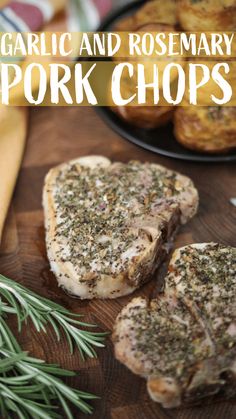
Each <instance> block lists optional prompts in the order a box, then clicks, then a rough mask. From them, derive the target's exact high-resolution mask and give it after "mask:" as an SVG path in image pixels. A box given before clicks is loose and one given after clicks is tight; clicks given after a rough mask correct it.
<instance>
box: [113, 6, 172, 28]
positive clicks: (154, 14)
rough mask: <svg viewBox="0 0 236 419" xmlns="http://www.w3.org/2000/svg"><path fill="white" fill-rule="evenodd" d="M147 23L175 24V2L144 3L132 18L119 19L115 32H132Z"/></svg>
mask: <svg viewBox="0 0 236 419" xmlns="http://www.w3.org/2000/svg"><path fill="white" fill-rule="evenodd" d="M149 23H164V24H167V25H173V26H174V25H176V24H177V6H176V0H165V1H164V2H163V0H152V1H148V2H147V3H145V4H144V5H143V6H142V7H140V9H139V10H138V11H137V12H136V13H135V14H133V15H132V16H128V17H124V18H123V19H120V21H119V23H117V24H116V27H115V30H116V31H125V32H132V31H136V30H137V28H139V27H140V26H143V25H146V24H149Z"/></svg>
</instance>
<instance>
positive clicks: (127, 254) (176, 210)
mask: <svg viewBox="0 0 236 419" xmlns="http://www.w3.org/2000/svg"><path fill="white" fill-rule="evenodd" d="M43 206H44V214H45V227H46V243H47V253H48V258H49V261H50V265H51V269H52V271H53V272H54V274H55V276H56V278H57V280H58V283H59V285H60V286H62V287H63V288H64V289H65V290H66V291H67V292H68V293H70V294H73V295H76V296H79V297H81V298H115V297H120V296H122V295H126V294H129V293H131V292H132V291H134V290H135V289H137V288H138V287H140V286H141V285H142V284H143V283H145V282H146V281H147V280H148V279H150V278H151V276H152V274H153V272H154V271H155V270H156V269H157V267H158V266H159V265H160V263H161V261H162V260H163V258H164V257H165V255H166V253H167V252H168V250H169V247H170V244H171V242H172V240H173V237H174V235H175V232H176V230H177V229H178V227H179V225H180V224H181V223H186V222H187V221H188V220H189V219H190V218H191V217H192V216H193V215H194V214H195V213H196V210H197V206H198V193H197V190H196V189H195V188H194V185H193V183H192V182H191V180H190V179H189V178H187V177H185V176H182V175H180V174H178V173H175V172H173V171H171V170H168V169H166V168H164V167H162V166H159V165H156V164H151V163H145V164H142V163H140V162H134V161H133V162H129V163H127V164H124V163H111V162H110V161H109V160H108V159H107V158H105V157H100V156H88V157H83V158H80V159H77V160H73V161H70V162H68V163H64V164H62V165H60V166H57V167H55V168H53V169H51V170H50V171H49V173H48V175H47V176H46V179H45V185H44V191H43Z"/></svg>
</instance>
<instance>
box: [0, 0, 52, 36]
mask: <svg viewBox="0 0 236 419" xmlns="http://www.w3.org/2000/svg"><path fill="white" fill-rule="evenodd" d="M53 15H54V9H53V6H52V3H51V2H50V1H49V0H12V1H11V2H10V3H9V4H8V5H7V6H6V7H4V8H3V9H2V10H0V32H34V31H37V30H39V29H40V28H41V27H42V26H43V25H44V23H46V22H48V21H49V20H50V19H51V18H52V17H53Z"/></svg>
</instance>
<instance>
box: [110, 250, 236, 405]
mask: <svg viewBox="0 0 236 419" xmlns="http://www.w3.org/2000/svg"><path fill="white" fill-rule="evenodd" d="M113 341H114V346H115V355H116V357H117V359H119V360H120V361H121V362H122V363H124V364H125V365H126V366H127V367H128V368H130V369H131V370H132V371H133V372H134V373H136V374H139V375H141V376H143V377H145V378H146V379H147V388H148V392H149V394H150V396H151V398H152V399H153V400H154V401H157V402H159V403H161V404H162V405H163V407H167V408H168V407H176V406H180V405H181V404H187V403H197V402H199V401H200V400H202V399H203V398H205V397H207V396H213V395H216V394H218V395H219V394H220V395H222V396H224V397H232V396H235V395H236V248H232V247H227V246H223V245H219V244H216V243H208V244H205V243H204V244H195V245H189V246H186V247H183V248H180V249H178V250H176V251H175V253H174V255H173V257H172V259H171V262H170V265H169V273H168V275H167V277H166V281H165V289H164V293H163V294H160V295H159V297H158V298H156V299H153V300H151V301H149V302H148V301H147V299H145V298H135V299H133V300H132V301H131V302H130V303H129V304H128V305H127V306H126V307H125V308H123V310H122V311H121V313H120V314H119V315H118V317H117V320H116V323H115V326H114V333H113Z"/></svg>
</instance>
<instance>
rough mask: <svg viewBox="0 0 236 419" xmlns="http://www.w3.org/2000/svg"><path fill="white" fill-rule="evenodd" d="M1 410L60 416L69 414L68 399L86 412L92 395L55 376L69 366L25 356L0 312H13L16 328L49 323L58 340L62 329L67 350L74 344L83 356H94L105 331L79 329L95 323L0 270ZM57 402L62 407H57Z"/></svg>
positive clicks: (22, 417) (3, 414) (2, 412)
mask: <svg viewBox="0 0 236 419" xmlns="http://www.w3.org/2000/svg"><path fill="white" fill-rule="evenodd" d="M0 295H1V297H0V416H1V417H3V418H4V419H5V418H11V417H12V416H13V414H15V415H16V416H17V417H19V418H20V419H28V418H42V419H49V418H50V419H51V418H52V419H53V418H60V417H62V416H61V415H60V414H59V413H58V412H59V411H60V412H61V410H63V412H64V414H65V416H66V417H67V418H69V419H73V415H72V413H71V410H70V406H69V404H68V402H70V403H72V404H74V405H75V406H76V407H78V408H79V409H80V410H81V411H83V412H85V413H91V411H92V408H91V407H90V405H89V404H88V403H87V400H90V399H94V398H96V396H93V395H92V394H89V393H84V392H81V391H79V390H76V389H72V388H70V387H69V386H67V385H66V384H64V383H63V381H62V380H61V379H60V377H63V376H66V377H68V376H73V375H74V373H73V372H72V371H67V370H64V369H61V368H60V367H59V366H58V365H55V364H46V363H45V362H44V361H42V360H39V359H35V358H32V357H29V356H28V355H27V353H26V352H23V351H22V349H21V347H20V346H19V344H18V342H17V340H16V339H15V337H14V336H13V334H12V332H11V330H10V329H9V327H8V325H7V324H6V322H5V320H4V317H5V315H7V314H15V315H16V316H17V320H18V329H19V331H20V330H21V328H22V323H23V322H26V321H27V319H31V321H32V323H33V324H34V326H35V328H36V330H37V331H39V332H40V331H44V332H46V326H47V325H51V326H52V328H53V329H54V332H55V335H56V337H57V339H58V340H60V338H61V333H62V332H64V334H65V336H66V338H67V341H68V344H69V347H70V351H71V352H73V349H74V347H76V348H77V349H78V350H79V352H80V355H81V357H82V359H84V358H85V356H86V355H87V356H88V357H90V358H93V357H95V356H96V352H95V350H94V348H95V347H103V346H104V344H103V341H104V336H105V333H97V332H93V331H87V330H83V329H81V328H80V327H88V328H94V327H96V326H95V325H91V324H87V323H84V322H81V321H80V320H78V317H81V316H80V315H76V314H71V313H70V312H69V311H68V310H66V309H65V308H63V307H62V306H60V305H58V304H56V303H54V302H52V301H50V300H47V299H46V298H42V297H40V296H38V295H37V294H35V293H33V292H32V291H30V290H28V289H27V288H25V287H23V286H22V285H20V284H18V283H16V282H14V281H12V280H10V279H8V278H6V277H4V276H3V275H0ZM58 404H60V407H61V409H59V410H58V412H57V409H58V407H57V406H58Z"/></svg>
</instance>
